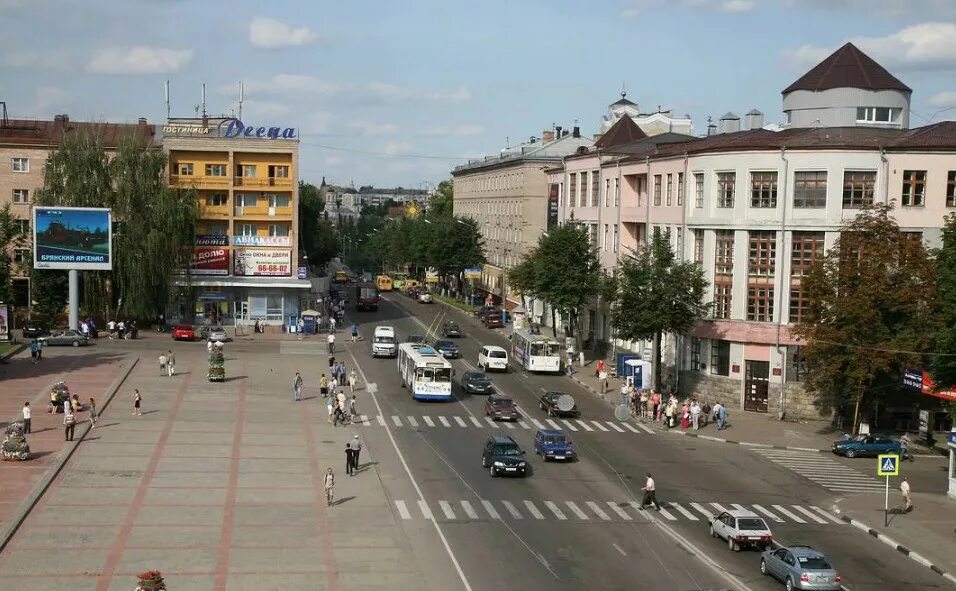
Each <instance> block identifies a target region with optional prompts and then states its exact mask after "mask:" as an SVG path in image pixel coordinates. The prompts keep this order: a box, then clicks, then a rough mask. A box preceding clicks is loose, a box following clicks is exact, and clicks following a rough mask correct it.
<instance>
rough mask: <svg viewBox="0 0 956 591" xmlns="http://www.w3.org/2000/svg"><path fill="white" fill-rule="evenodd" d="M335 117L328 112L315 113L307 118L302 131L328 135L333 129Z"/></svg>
mask: <svg viewBox="0 0 956 591" xmlns="http://www.w3.org/2000/svg"><path fill="white" fill-rule="evenodd" d="M333 121H335V116H334V115H333V114H332V113H329V112H327V111H314V112H312V113H310V114H309V115H308V116H307V117H306V118H305V123H304V124H303V125H301V127H302V131H304V132H306V133H311V134H319V135H321V134H326V133H329V130H330V129H331V128H332V122H333Z"/></svg>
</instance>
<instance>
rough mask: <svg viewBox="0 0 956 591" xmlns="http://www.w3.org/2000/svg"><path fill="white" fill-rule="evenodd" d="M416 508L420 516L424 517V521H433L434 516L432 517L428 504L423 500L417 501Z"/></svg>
mask: <svg viewBox="0 0 956 591" xmlns="http://www.w3.org/2000/svg"><path fill="white" fill-rule="evenodd" d="M418 508H419V509H420V510H421V512H422V515H424V516H425V519H427V520H429V521H434V520H435V516H434V515H432V510H431V508H430V507H429V506H428V503H426V502H425V499H418Z"/></svg>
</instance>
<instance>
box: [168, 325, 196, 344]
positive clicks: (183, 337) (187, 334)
mask: <svg viewBox="0 0 956 591" xmlns="http://www.w3.org/2000/svg"><path fill="white" fill-rule="evenodd" d="M173 340H174V341H194V340H196V331H195V330H193V327H192V326H190V325H188V324H177V325H176V326H174V327H173Z"/></svg>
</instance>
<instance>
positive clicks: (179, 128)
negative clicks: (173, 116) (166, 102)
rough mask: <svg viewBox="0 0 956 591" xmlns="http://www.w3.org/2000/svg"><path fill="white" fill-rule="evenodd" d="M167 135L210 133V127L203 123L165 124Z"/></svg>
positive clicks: (164, 130)
mask: <svg viewBox="0 0 956 591" xmlns="http://www.w3.org/2000/svg"><path fill="white" fill-rule="evenodd" d="M163 134H165V135H209V128H208V127H206V126H205V125H203V124H201V123H172V124H166V125H164V126H163Z"/></svg>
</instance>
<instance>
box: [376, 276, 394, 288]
mask: <svg viewBox="0 0 956 591" xmlns="http://www.w3.org/2000/svg"><path fill="white" fill-rule="evenodd" d="M375 287H377V288H378V290H379V291H392V278H391V277H389V276H388V275H379V276H378V277H376V278H375Z"/></svg>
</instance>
